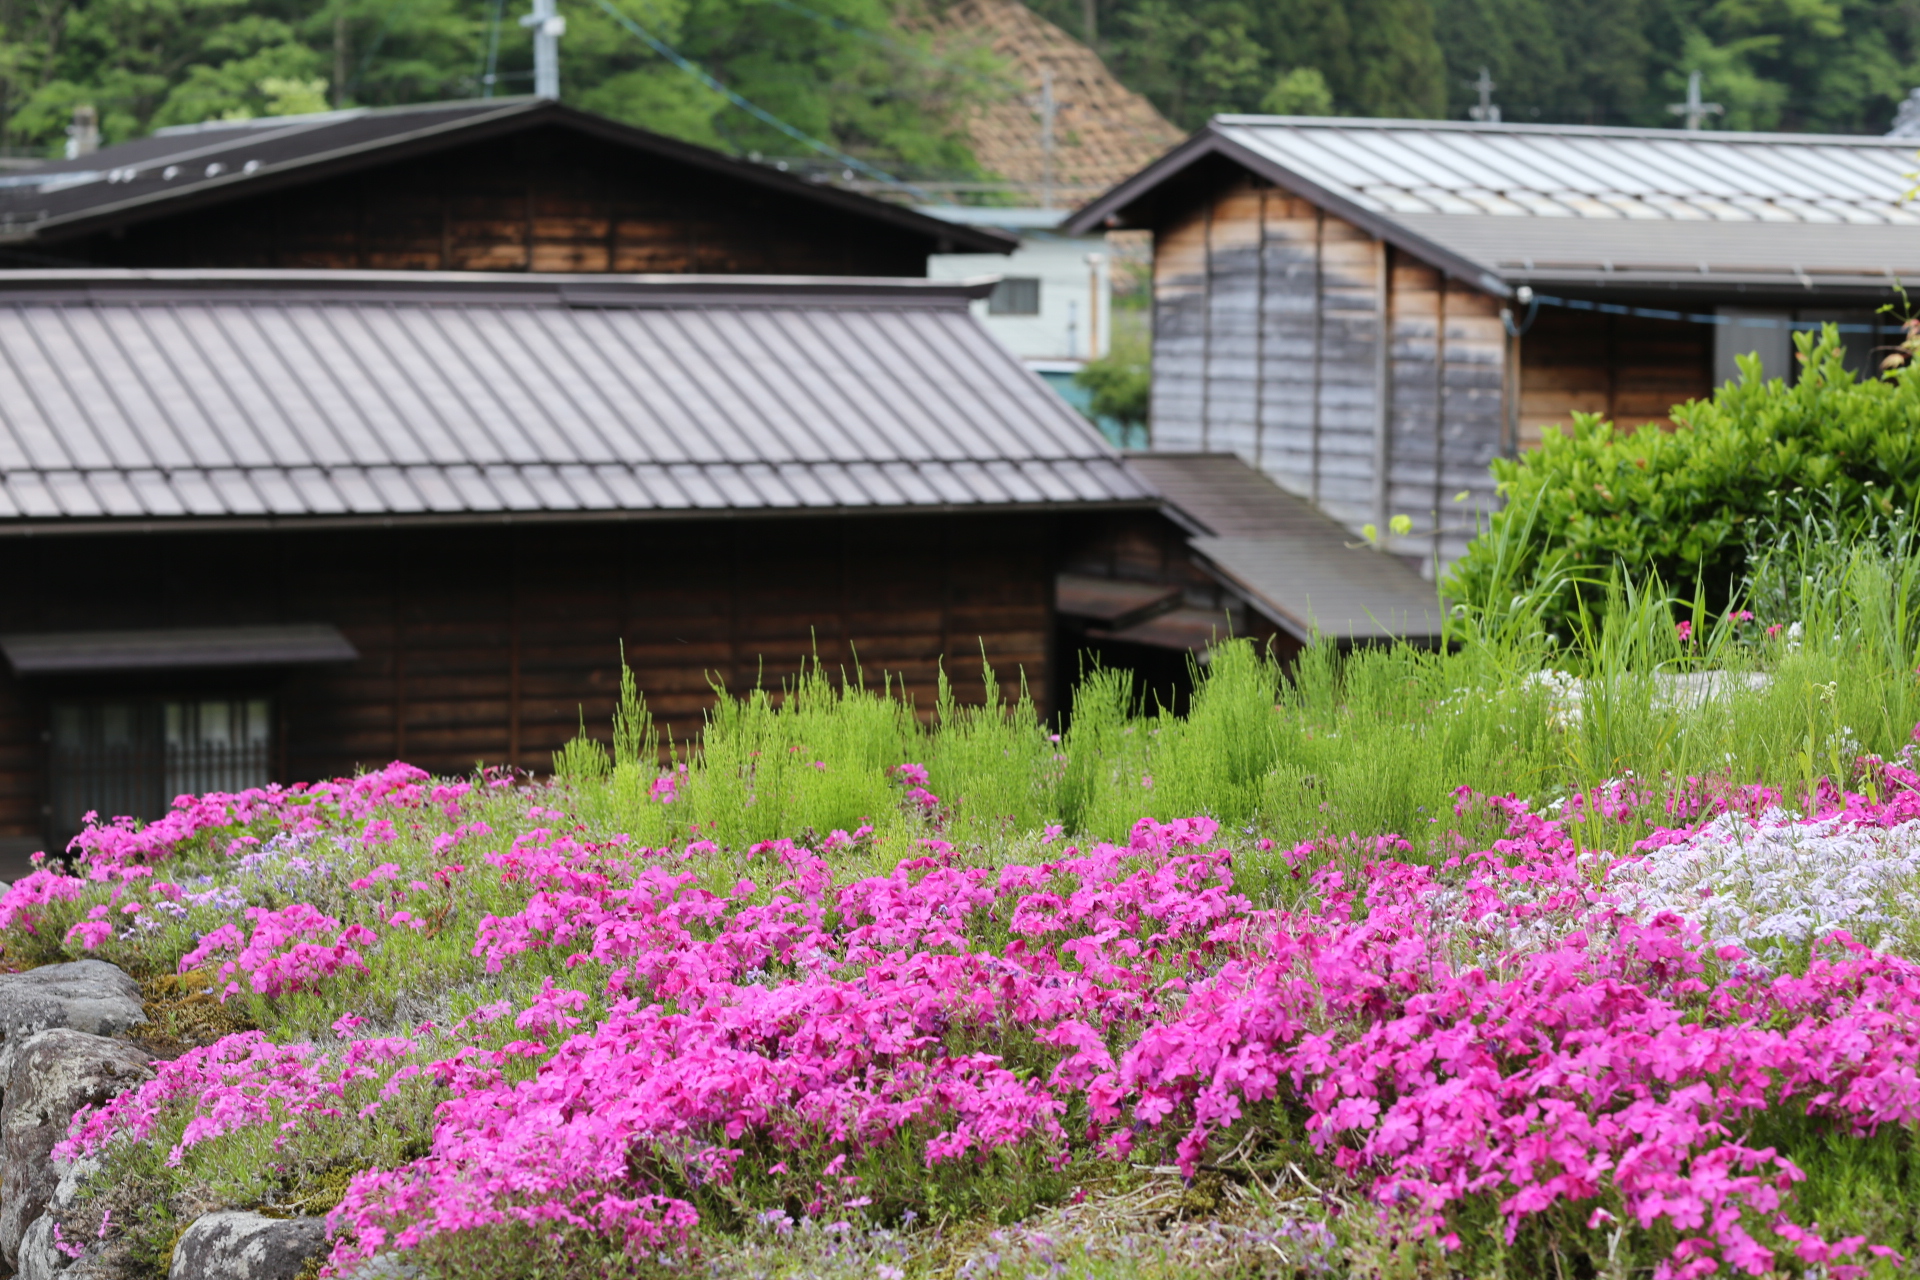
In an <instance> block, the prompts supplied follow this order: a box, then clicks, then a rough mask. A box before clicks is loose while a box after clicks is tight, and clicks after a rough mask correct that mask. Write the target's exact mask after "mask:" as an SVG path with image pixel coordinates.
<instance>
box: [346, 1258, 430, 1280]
mask: <svg viewBox="0 0 1920 1280" xmlns="http://www.w3.org/2000/svg"><path fill="white" fill-rule="evenodd" d="M424 1274H426V1273H425V1272H423V1271H421V1270H420V1268H419V1267H416V1266H414V1265H413V1264H412V1263H411V1262H402V1261H401V1260H400V1255H399V1254H397V1253H376V1254H374V1255H373V1256H372V1257H371V1258H368V1259H367V1260H366V1261H365V1262H363V1263H361V1264H360V1265H359V1266H358V1267H356V1268H355V1269H354V1272H353V1274H352V1275H350V1276H348V1277H347V1280H420V1277H421V1276H422V1275H424Z"/></svg>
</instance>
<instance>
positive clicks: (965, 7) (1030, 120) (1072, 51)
mask: <svg viewBox="0 0 1920 1280" xmlns="http://www.w3.org/2000/svg"><path fill="white" fill-rule="evenodd" d="M941 24H942V30H943V32H945V33H947V34H951V35H955V36H958V37H960V38H962V39H967V40H977V41H979V42H981V43H983V44H985V45H987V46H988V47H989V48H991V49H992V50H993V52H994V53H995V54H997V55H999V56H1000V57H1001V58H1003V59H1005V60H1006V62H1007V63H1008V64H1009V66H1010V69H1011V70H1012V72H1013V74H1014V76H1015V77H1016V78H1017V79H1018V80H1019V82H1020V83H1021V84H1022V85H1024V86H1025V89H1026V94H1025V96H1024V98H1023V97H1019V96H1009V97H1003V98H1000V99H998V100H996V101H993V102H991V103H989V104H988V105H986V106H985V107H983V108H981V109H980V111H979V113H978V114H977V115H975V116H974V118H973V120H972V121H971V123H970V125H969V136H970V140H971V141H972V143H973V154H974V158H975V159H976V160H978V161H979V162H980V165H981V167H982V168H984V169H986V170H987V171H988V172H990V173H994V174H997V175H999V176H1000V177H1002V178H1004V179H1006V180H1007V181H1009V182H1017V183H1021V184H1025V185H1030V186H1033V187H1035V188H1038V187H1039V186H1040V185H1041V184H1042V182H1044V181H1045V179H1046V176H1047V175H1046V169H1047V164H1046V152H1045V150H1044V148H1043V147H1042V146H1041V137H1040V108H1039V100H1040V89H1041V82H1042V79H1043V76H1042V72H1043V70H1046V71H1051V72H1052V73H1053V96H1054V101H1055V102H1056V104H1057V108H1056V114H1055V117H1054V126H1053V131H1054V161H1053V183H1054V186H1055V188H1056V189H1057V190H1058V191H1059V192H1060V193H1061V195H1062V197H1063V199H1065V200H1068V201H1071V200H1076V199H1085V198H1086V197H1088V196H1091V195H1093V194H1094V193H1096V192H1099V191H1103V190H1105V189H1106V188H1108V187H1110V186H1112V185H1113V184H1114V183H1116V182H1119V181H1120V180H1121V179H1123V178H1126V177H1127V176H1129V175H1130V174H1132V173H1134V172H1135V171H1137V170H1138V169H1140V168H1142V167H1143V166H1145V165H1147V164H1150V163H1152V162H1153V161H1154V160H1156V159H1158V158H1159V157H1160V155H1161V154H1162V153H1163V152H1165V151H1166V150H1167V149H1168V148H1170V147H1172V146H1175V145H1176V144H1178V143H1179V141H1180V140H1181V138H1182V136H1183V135H1182V134H1181V132H1180V130H1179V129H1178V128H1176V127H1175V126H1174V125H1173V124H1172V123H1171V122H1169V121H1168V120H1167V118H1166V117H1165V116H1162V115H1161V114H1160V113H1159V112H1158V111H1157V110H1155V109H1154V106H1153V104H1152V103H1151V102H1148V101H1147V100H1146V99H1145V98H1144V97H1142V96H1141V95H1139V94H1137V93H1135V92H1134V91H1133V90H1131V89H1129V88H1127V87H1126V86H1125V85H1123V84H1121V83H1120V81H1119V80H1117V79H1115V78H1114V75H1113V73H1112V72H1111V71H1108V70H1107V66H1106V64H1105V63H1104V62H1102V61H1101V60H1100V55H1099V54H1097V53H1095V52H1094V51H1093V50H1092V49H1089V48H1088V47H1087V46H1086V45H1084V44H1081V43H1080V42H1079V41H1078V40H1075V39H1074V38H1073V37H1072V36H1070V35H1068V34H1067V33H1066V32H1064V31H1062V30H1061V29H1060V28H1059V27H1056V26H1054V25H1053V24H1052V23H1051V22H1048V21H1047V20H1046V19H1045V18H1042V17H1041V16H1040V15H1038V14H1036V13H1034V12H1033V11H1032V10H1031V9H1029V8H1027V7H1026V6H1025V5H1023V4H1020V3H1019V2H1018V0H959V2H958V3H956V4H954V5H953V6H952V7H951V8H949V9H947V11H946V12H945V13H944V14H943V15H942V16H941Z"/></svg>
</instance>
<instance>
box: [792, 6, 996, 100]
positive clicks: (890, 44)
mask: <svg viewBox="0 0 1920 1280" xmlns="http://www.w3.org/2000/svg"><path fill="white" fill-rule="evenodd" d="M766 2H767V3H768V4H771V5H774V6H776V7H778V8H781V9H785V10H787V11H788V12H789V13H797V14H799V15H800V16H801V17H803V18H811V19H813V20H814V21H815V22H818V23H822V24H824V25H826V26H829V27H832V28H833V29H834V30H835V31H844V32H846V33H847V34H848V35H854V36H859V37H860V38H861V39H862V40H870V41H872V42H873V43H874V44H877V45H879V46H881V47H882V48H886V49H892V50H893V51H894V52H895V53H901V54H905V55H906V56H907V57H909V58H917V59H919V60H920V61H921V62H924V63H926V64H928V65H929V66H934V67H939V68H941V69H943V70H946V71H954V72H958V73H959V74H961V75H966V76H972V77H974V78H975V79H976V80H984V81H986V82H988V83H989V84H993V85H996V86H1004V85H1005V84H1006V82H1007V81H1006V77H1004V76H996V75H993V74H991V73H989V72H985V71H982V70H980V69H979V68H978V67H969V66H967V65H966V64H964V63H960V62H952V61H949V60H948V59H946V58H938V57H935V56H934V55H933V54H930V53H927V52H926V51H924V50H921V49H916V48H914V47H913V46H912V45H909V44H902V43H901V42H900V41H898V40H895V39H894V38H893V37H891V36H885V35H881V34H880V33H879V32H878V31H874V30H871V29H869V28H867V27H859V26H855V25H854V24H853V23H851V22H848V21H847V20H846V19H844V18H836V17H834V16H833V15H832V14H830V13H821V12H820V11H819V10H818V9H809V8H808V7H807V6H806V5H803V4H795V3H794V0H766Z"/></svg>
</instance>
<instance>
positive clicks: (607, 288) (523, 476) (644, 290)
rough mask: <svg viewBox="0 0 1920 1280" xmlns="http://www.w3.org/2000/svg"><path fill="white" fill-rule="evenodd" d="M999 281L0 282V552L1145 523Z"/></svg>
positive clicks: (192, 276)
mask: <svg viewBox="0 0 1920 1280" xmlns="http://www.w3.org/2000/svg"><path fill="white" fill-rule="evenodd" d="M991 284H992V282H991V281H990V280H989V281H986V282H984V283H982V282H962V283H960V284H957V285H956V284H939V283H934V282H928V281H914V280H906V281H873V280H868V281H860V280H829V279H782V278H770V277H741V276H729V277H707V278H701V277H686V276H668V277H606V276H602V277H581V276H529V275H514V276H484V275H452V274H448V275H442V274H437V273H417V272H293V271H251V272H249V271H222V272H191V271H142V272H133V271H72V272H8V273H0V527H6V526H13V527H19V526H22V525H25V526H32V527H42V526H45V525H48V524H51V525H54V526H64V527H72V526H75V525H83V524H93V523H98V522H109V523H119V522H126V521H156V522H163V523H178V522H181V521H186V520H194V519H203V520H213V521H219V522H231V521H233V520H244V519H253V520H283V519H294V520H302V519H304V520H313V519H326V518H332V519H346V518H365V517H376V518H390V517H394V516H419V517H435V516H438V517H452V518H473V517H498V516H503V515H507V514H510V513H543V514H571V515H575V516H581V515H591V514H593V513H601V514H606V515H616V514H633V513H645V514H674V513H684V514H698V513H706V512H741V511H760V512H765V511H773V510H793V511H800V510H849V509H851V510H859V509H869V510H872V509H888V508H895V509H897V508H916V507H930V506H931V507H945V506H958V507H983V506H1002V507H1012V506H1027V507H1031V506H1080V505H1085V504H1089V503H1116V502H1121V503H1135V502H1142V503H1144V502H1149V501H1151V500H1152V494H1151V491H1150V490H1149V489H1148V488H1147V487H1146V486H1145V485H1144V484H1143V483H1142V482H1141V481H1140V480H1139V479H1138V478H1137V477H1135V476H1134V475H1133V474H1132V473H1131V472H1130V471H1128V469H1127V468H1126V466H1125V464H1124V463H1122V461H1121V460H1120V458H1119V456H1118V455H1117V454H1116V453H1115V452H1114V450H1113V449H1112V448H1111V447H1110V446H1109V445H1107V443H1106V442H1105V441H1104V440H1103V439H1102V438H1101V436H1100V434H1099V433H1098V432H1097V431H1096V430H1094V428H1093V427H1092V426H1091V425H1090V424H1089V423H1088V422H1087V421H1086V420H1085V419H1084V418H1082V417H1081V416H1080V415H1079V414H1078V413H1076V412H1075V411H1074V410H1073V409H1071V408H1070V407H1069V406H1068V405H1067V404H1066V403H1065V402H1064V401H1063V400H1061V399H1060V398H1059V396H1057V395H1056V394H1054V392H1053V391H1052V390H1051V389H1049V388H1048V387H1047V386H1046V384H1045V383H1043V382H1042V381H1041V380H1040V379H1039V378H1038V377H1036V376H1035V375H1033V374H1031V373H1029V372H1027V371H1026V370H1025V369H1023V368H1022V367H1021V366H1020V364H1019V362H1018V361H1016V360H1015V359H1014V358H1013V357H1012V356H1011V355H1009V354H1008V353H1007V352H1006V351H1005V349H1003V348H1002V347H1001V346H1000V345H999V344H998V343H996V342H995V341H994V340H993V338H992V337H991V336H989V335H988V334H987V333H986V332H985V330H984V329H982V328H981V326H980V325H979V323H978V322H977V321H975V320H974V319H973V318H972V316H971V315H970V313H969V312H968V310H967V302H968V300H969V299H971V298H973V297H978V296H981V295H983V294H984V292H985V291H986V290H987V289H989V288H991Z"/></svg>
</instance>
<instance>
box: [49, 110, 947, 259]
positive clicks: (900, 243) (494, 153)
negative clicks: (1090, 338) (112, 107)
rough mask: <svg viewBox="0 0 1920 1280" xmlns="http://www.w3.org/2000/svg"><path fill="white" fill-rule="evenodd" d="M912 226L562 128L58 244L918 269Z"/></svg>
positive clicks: (118, 251)
mask: <svg viewBox="0 0 1920 1280" xmlns="http://www.w3.org/2000/svg"><path fill="white" fill-rule="evenodd" d="M928 248H929V245H928V242H927V240H926V239H925V238H924V237H921V236H917V235H914V234H912V233H910V232H908V231H906V230H905V229H899V230H895V229H893V228H891V227H889V226H887V225H886V224H884V223H881V222H877V221H875V220H873V219H870V218H861V217H855V216H853V215H850V214H844V213H838V212H835V211H834V210H832V209H829V208H826V207H823V206H820V205H817V204H814V203H813V202H811V201H808V200H805V199H801V198H796V197H795V196H792V195H788V194H785V193H783V192H779V191H772V190H768V189H766V188H763V187H757V186H752V185H749V184H747V183H744V182H740V181H737V180H733V179H729V178H727V177H724V176H722V175H719V174H715V173H712V172H710V171H707V170H702V169H697V168H695V167H693V166H691V165H686V164H681V163H678V162H676V161H672V160H667V159H663V158H653V157H648V156H645V155H640V154H637V153H636V152H634V151H632V150H630V149H628V148H626V147H621V146H616V145H614V144H612V143H608V142H603V141H601V140H599V139H597V138H593V137H590V136H587V135H584V134H580V133H577V132H574V131H572V130H567V129H561V128H558V127H554V126H543V127H540V128H536V129H529V130H527V131H525V132H523V133H518V134H514V135H511V136H508V137H504V138H496V139H491V140H488V141H483V142H475V143H470V144H468V145H465V146H461V147H456V148H451V149H449V150H447V151H444V152H439V153H437V154H433V155H429V156H424V157H418V158H415V159H410V160H406V161H402V162H398V163H394V164H389V165H384V166H381V167H378V168H374V169H368V170H363V171H360V172H357V173H352V174H344V175H341V176H339V177H334V178H326V179H320V180H317V181H315V182H313V183H309V184H305V185H301V186H298V187H293V188H288V189H285V190H282V191H280V192H278V193H269V194H266V195H261V196H255V197H252V198H250V199H244V200H237V201H234V202H233V203H230V204H221V205H214V206H211V207H207V208H203V209H198V210H191V211H187V212H183V213H180V214H177V215H174V216H172V217H168V218H161V219H156V220H155V221H153V222H149V223H143V224H141V225H139V226H135V227H128V228H126V229H124V231H123V232H121V233H118V234H115V233H101V234H96V235H93V236H91V237H88V238H86V239H82V240H75V241H67V242H63V243H58V244H52V245H49V251H50V252H57V253H59V254H61V255H62V256H63V257H68V258H76V259H79V260H82V261H86V262H89V263H93V264H96V265H100V266H123V267H277V268H321V269H354V268H357V269H363V270H392V271H412V270H423V271H618V272H629V271H632V272H644V271H658V272H715V273H756V272H766V273H771V274H794V275H878V276H921V275H925V274H926V269H927V261H926V255H927V252H928Z"/></svg>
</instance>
